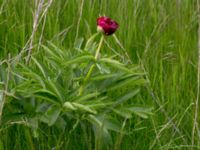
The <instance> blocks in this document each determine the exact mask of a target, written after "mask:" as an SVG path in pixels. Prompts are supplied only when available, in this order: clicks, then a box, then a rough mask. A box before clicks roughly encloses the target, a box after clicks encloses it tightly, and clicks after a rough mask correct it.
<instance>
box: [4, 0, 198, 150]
mask: <svg viewBox="0 0 200 150" xmlns="http://www.w3.org/2000/svg"><path fill="white" fill-rule="evenodd" d="M48 2H49V1H47V0H46V1H44V6H43V8H42V12H41V14H40V16H39V21H38V27H37V30H36V31H35V34H34V37H33V43H32V45H33V49H32V51H33V52H36V53H40V50H41V47H40V46H41V45H42V44H46V41H50V42H52V43H54V44H55V45H57V46H58V47H60V48H62V49H65V50H66V51H71V52H72V53H75V52H74V47H76V48H77V46H78V47H79V46H80V48H83V46H82V45H78V44H77V43H80V41H81V40H83V45H84V44H85V43H86V39H88V38H89V37H91V36H92V35H93V34H94V33H96V18H97V17H98V16H99V15H106V16H110V17H112V18H113V19H115V20H117V21H118V23H119V25H120V27H119V30H118V31H117V33H116V36H117V38H118V39H119V41H120V42H121V44H122V45H123V47H124V49H125V50H126V51H127V53H128V54H129V56H130V58H131V60H132V62H133V63H139V64H140V65H141V66H142V68H143V69H144V71H145V72H147V75H146V79H147V80H149V84H148V85H147V86H146V88H142V91H141V92H140V95H138V96H137V99H136V100H135V101H134V103H135V104H136V105H143V106H153V107H154V115H152V116H151V117H150V118H149V119H141V118H138V117H134V118H133V119H130V120H127V121H125V120H123V121H121V124H123V122H124V124H125V129H122V131H121V133H112V138H113V141H114V142H113V143H114V144H113V145H115V146H113V149H114V147H115V149H127V150H128V149H199V148H200V139H199V135H198V134H199V133H198V132H197V130H195V136H194V144H192V128H193V124H194V103H195V100H196V96H197V94H196V93H197V65H198V57H197V54H198V47H197V46H198V13H197V7H196V5H197V1H196V0H165V1H161V0H148V1H147V0H109V1H107V0H59V1H58V0H57V1H56V0H53V2H52V4H51V5H50V7H49V8H48V10H47V12H46V13H45V14H44V15H43V16H42V13H44V10H45V8H47V7H46V6H47V5H48ZM0 6H1V7H0V35H1V36H0V60H1V61H3V60H5V59H8V58H9V57H14V56H16V55H18V54H19V53H20V52H23V56H26V55H27V49H29V48H30V47H29V46H30V43H28V44H27V45H28V46H27V45H26V43H27V41H28V40H29V39H30V37H31V34H32V33H33V23H34V14H35V12H36V11H37V5H36V4H35V1H33V0H29V1H24V0H12V1H11V0H10V1H8V0H0ZM40 18H41V19H40ZM107 42H108V45H106V46H105V47H106V48H105V49H102V53H104V54H105V53H106V54H107V55H111V54H112V52H111V51H106V52H105V50H108V49H110V47H111V48H112V49H114V50H116V51H117V52H118V53H120V54H121V55H122V56H124V51H123V50H122V48H121V47H120V46H119V44H117V43H116V42H115V40H114V38H109V39H107ZM39 43H40V44H41V45H39ZM38 45H39V46H38ZM22 50H24V51H22ZM9 55H10V56H9ZM22 58H23V57H20V59H22ZM0 74H1V78H0V88H2V87H3V86H2V82H3V79H5V78H6V77H4V76H3V74H4V72H0ZM197 121H198V122H199V121H200V119H199V117H198V118H197ZM71 124H74V123H71ZM88 128H89V125H88V127H87V126H86V127H85V128H84V131H85V132H83V126H82V127H81V126H78V128H77V130H76V132H75V133H74V134H70V133H61V132H60V131H58V130H56V129H55V128H53V127H47V126H45V125H43V126H42V127H41V128H40V129H41V131H40V132H41V134H40V136H39V137H40V138H39V139H37V138H34V135H33V132H32V131H31V130H30V129H29V128H27V127H25V126H21V125H12V126H3V127H1V128H0V134H1V135H0V149H1V147H4V148H5V149H38V148H40V149H52V148H53V147H54V148H57V149H65V147H67V149H93V145H92V144H91V141H92V140H93V139H90V138H91V137H92V133H90V130H89V129H88ZM69 130H70V129H69ZM124 131H126V133H125V134H122V133H123V132H124ZM35 134H37V133H35ZM85 137H89V138H85ZM99 145H101V143H100V144H99ZM37 146H38V147H37Z"/></svg>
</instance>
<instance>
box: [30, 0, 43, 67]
mask: <svg viewBox="0 0 200 150" xmlns="http://www.w3.org/2000/svg"><path fill="white" fill-rule="evenodd" d="M35 2H36V5H37V0H36V1H35ZM43 3H44V0H40V2H39V4H38V8H37V10H36V11H35V14H34V20H33V31H32V34H31V37H30V44H29V49H28V57H27V59H26V64H29V61H30V58H31V54H32V49H33V41H34V37H35V33H36V31H37V27H38V21H39V16H40V13H41V11H42V6H43Z"/></svg>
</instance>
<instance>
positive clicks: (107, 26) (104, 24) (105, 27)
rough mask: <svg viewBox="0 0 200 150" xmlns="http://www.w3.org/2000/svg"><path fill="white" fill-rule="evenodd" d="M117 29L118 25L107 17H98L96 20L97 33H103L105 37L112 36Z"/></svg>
mask: <svg viewBox="0 0 200 150" xmlns="http://www.w3.org/2000/svg"><path fill="white" fill-rule="evenodd" d="M118 27H119V25H118V23H117V22H116V21H114V20H112V19H111V18H108V17H104V16H103V17H99V18H97V31H98V32H103V33H104V34H105V35H112V34H113V33H114V32H115V31H116V30H117V28H118Z"/></svg>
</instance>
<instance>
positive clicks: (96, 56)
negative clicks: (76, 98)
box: [79, 35, 104, 96]
mask: <svg viewBox="0 0 200 150" xmlns="http://www.w3.org/2000/svg"><path fill="white" fill-rule="evenodd" d="M103 40H104V36H103V35H102V37H101V39H100V42H99V46H98V48H97V50H96V53H95V57H94V59H95V61H96V60H97V59H98V57H99V53H100V49H101V46H102V43H103ZM94 67H95V64H92V65H91V67H90V69H89V71H88V72H87V74H86V76H85V79H84V80H83V85H82V86H81V87H80V89H79V95H80V96H81V95H82V94H83V89H84V86H85V84H86V83H87V81H88V80H89V78H90V76H91V74H92V71H93V69H94Z"/></svg>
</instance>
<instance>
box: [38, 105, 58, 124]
mask: <svg viewBox="0 0 200 150" xmlns="http://www.w3.org/2000/svg"><path fill="white" fill-rule="evenodd" d="M60 112H61V109H60V108H59V107H57V106H55V105H53V106H50V107H49V109H48V110H47V111H46V113H45V114H44V115H43V116H41V117H40V119H41V120H42V121H43V122H45V123H47V124H48V125H49V126H52V125H53V124H54V123H55V122H56V120H57V119H58V117H59V114H60Z"/></svg>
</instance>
